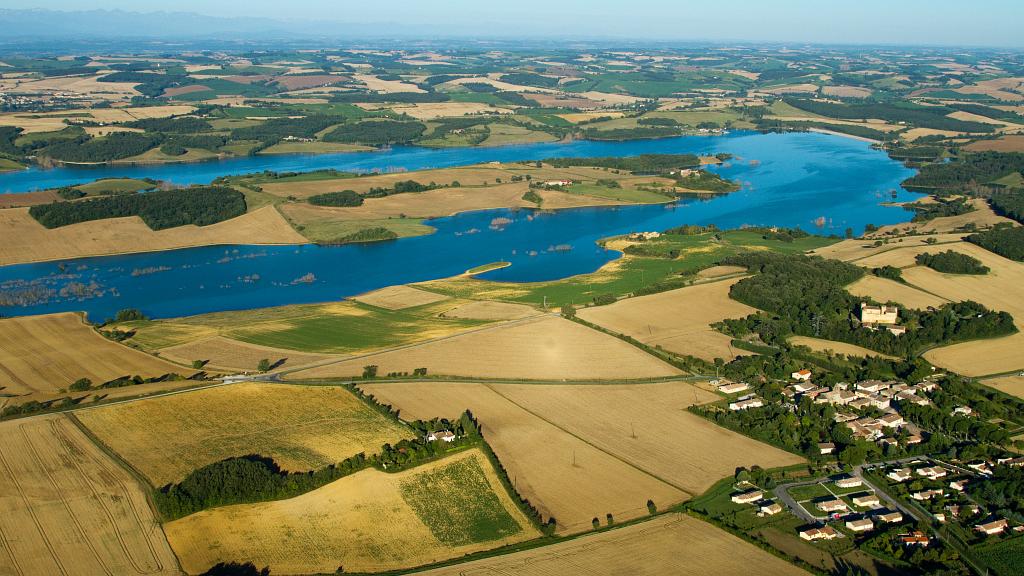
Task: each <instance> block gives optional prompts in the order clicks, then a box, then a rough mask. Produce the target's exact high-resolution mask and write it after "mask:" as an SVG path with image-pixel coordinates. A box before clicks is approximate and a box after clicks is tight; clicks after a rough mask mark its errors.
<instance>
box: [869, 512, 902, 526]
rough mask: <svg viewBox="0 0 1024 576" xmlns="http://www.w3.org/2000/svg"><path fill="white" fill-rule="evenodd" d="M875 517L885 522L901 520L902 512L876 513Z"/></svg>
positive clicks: (892, 522)
mask: <svg viewBox="0 0 1024 576" xmlns="http://www.w3.org/2000/svg"><path fill="white" fill-rule="evenodd" d="M875 518H878V521H879V522H885V523H886V524H895V523H897V522H903V514H901V513H900V512H886V513H884V514H878V515H876V516H875Z"/></svg>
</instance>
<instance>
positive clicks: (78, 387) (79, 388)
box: [68, 378, 92, 392]
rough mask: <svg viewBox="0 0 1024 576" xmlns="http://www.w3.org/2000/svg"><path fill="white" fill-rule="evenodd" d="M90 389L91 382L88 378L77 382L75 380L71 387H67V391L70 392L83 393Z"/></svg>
mask: <svg viewBox="0 0 1024 576" xmlns="http://www.w3.org/2000/svg"><path fill="white" fill-rule="evenodd" d="M91 388H92V380H89V379H88V378H79V379H78V380H75V381H74V382H73V383H72V384H71V386H68V390H71V391H72V392H85V391H86V390H89V389H91Z"/></svg>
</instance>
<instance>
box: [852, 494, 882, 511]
mask: <svg viewBox="0 0 1024 576" xmlns="http://www.w3.org/2000/svg"><path fill="white" fill-rule="evenodd" d="M850 501H851V502H853V503H854V505H855V506H862V507H864V508H875V507H877V506H879V505H880V504H881V500H879V499H878V495H877V494H859V495H857V496H854V497H852V498H850Z"/></svg>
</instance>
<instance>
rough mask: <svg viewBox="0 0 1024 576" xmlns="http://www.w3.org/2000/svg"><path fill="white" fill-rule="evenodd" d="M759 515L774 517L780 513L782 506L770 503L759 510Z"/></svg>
mask: <svg viewBox="0 0 1024 576" xmlns="http://www.w3.org/2000/svg"><path fill="white" fill-rule="evenodd" d="M760 510H761V514H763V515H765V516H774V515H776V514H778V513H779V512H782V505H781V504H779V503H778V502H772V503H771V504H765V505H764V506H761V508H760Z"/></svg>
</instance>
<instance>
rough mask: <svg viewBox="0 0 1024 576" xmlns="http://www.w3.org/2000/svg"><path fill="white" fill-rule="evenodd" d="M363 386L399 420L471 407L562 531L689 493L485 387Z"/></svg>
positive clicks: (526, 492)
mask: <svg viewBox="0 0 1024 576" xmlns="http://www.w3.org/2000/svg"><path fill="white" fill-rule="evenodd" d="M363 389H364V390H365V391H366V392H367V393H370V394H373V395H374V396H376V397H377V398H378V399H379V400H381V401H382V402H384V403H387V404H391V405H393V406H394V407H395V408H397V409H400V410H401V414H402V417H403V418H405V419H429V418H434V417H444V418H454V417H456V416H458V415H459V414H461V413H463V412H464V411H465V410H467V409H469V410H471V411H472V412H473V415H474V416H475V417H476V418H477V419H478V420H479V421H480V424H481V425H482V426H483V435H484V438H485V439H486V440H487V442H488V444H490V445H491V448H492V449H493V450H494V452H495V453H496V454H497V455H498V458H499V459H500V460H501V463H502V465H503V466H504V467H505V469H506V470H507V471H508V474H509V478H511V479H512V480H513V483H514V485H515V487H516V490H517V491H518V492H519V493H520V494H521V495H522V496H523V497H525V498H527V499H528V500H529V501H530V503H531V504H533V505H534V506H536V507H537V509H538V510H540V512H541V514H543V515H544V517H545V518H547V517H554V518H555V520H556V521H557V523H558V530H559V531H560V532H563V533H573V532H582V531H584V530H589V529H591V520H592V519H593V518H595V517H599V518H602V519H603V518H604V517H605V514H608V513H611V514H613V515H614V517H615V518H617V519H619V520H626V519H630V518H638V517H641V516H644V515H646V514H647V504H646V503H647V500H648V499H652V500H654V502H656V503H658V505H659V506H662V507H664V506H668V505H669V504H673V503H677V502H682V501H683V500H686V499H688V498H689V496H690V495H689V494H687V493H686V492H684V491H682V490H679V489H678V488H674V487H672V486H670V485H669V484H666V483H665V482H663V481H661V480H658V479H657V478H654V477H653V476H651V475H650V474H648V473H646V472H644V471H642V470H640V469H638V468H636V467H635V466H633V465H631V464H629V463H627V462H624V461H623V460H621V459H619V458H617V457H615V456H613V455H611V454H608V453H607V452H604V451H603V450H601V449H599V448H597V447H595V446H593V445H591V444H588V443H587V442H586V441H584V440H582V439H580V438H578V437H576V436H574V435H572V434H571V433H570V432H567V431H566V430H563V429H561V428H559V427H558V426H556V425H555V424H552V423H550V422H548V421H546V420H544V419H543V418H541V417H539V416H537V415H535V414H532V413H531V412H529V411H527V410H525V409H523V408H521V407H519V406H517V405H516V404H514V403H513V402H511V401H510V400H508V399H506V398H505V397H503V396H502V395H500V394H498V393H497V392H495V391H494V389H492V388H491V387H489V386H487V385H484V384H468V383H466V384H455V383H444V382H436V383H434V382H431V383H402V382H394V383H377V384H368V385H365V386H363Z"/></svg>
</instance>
